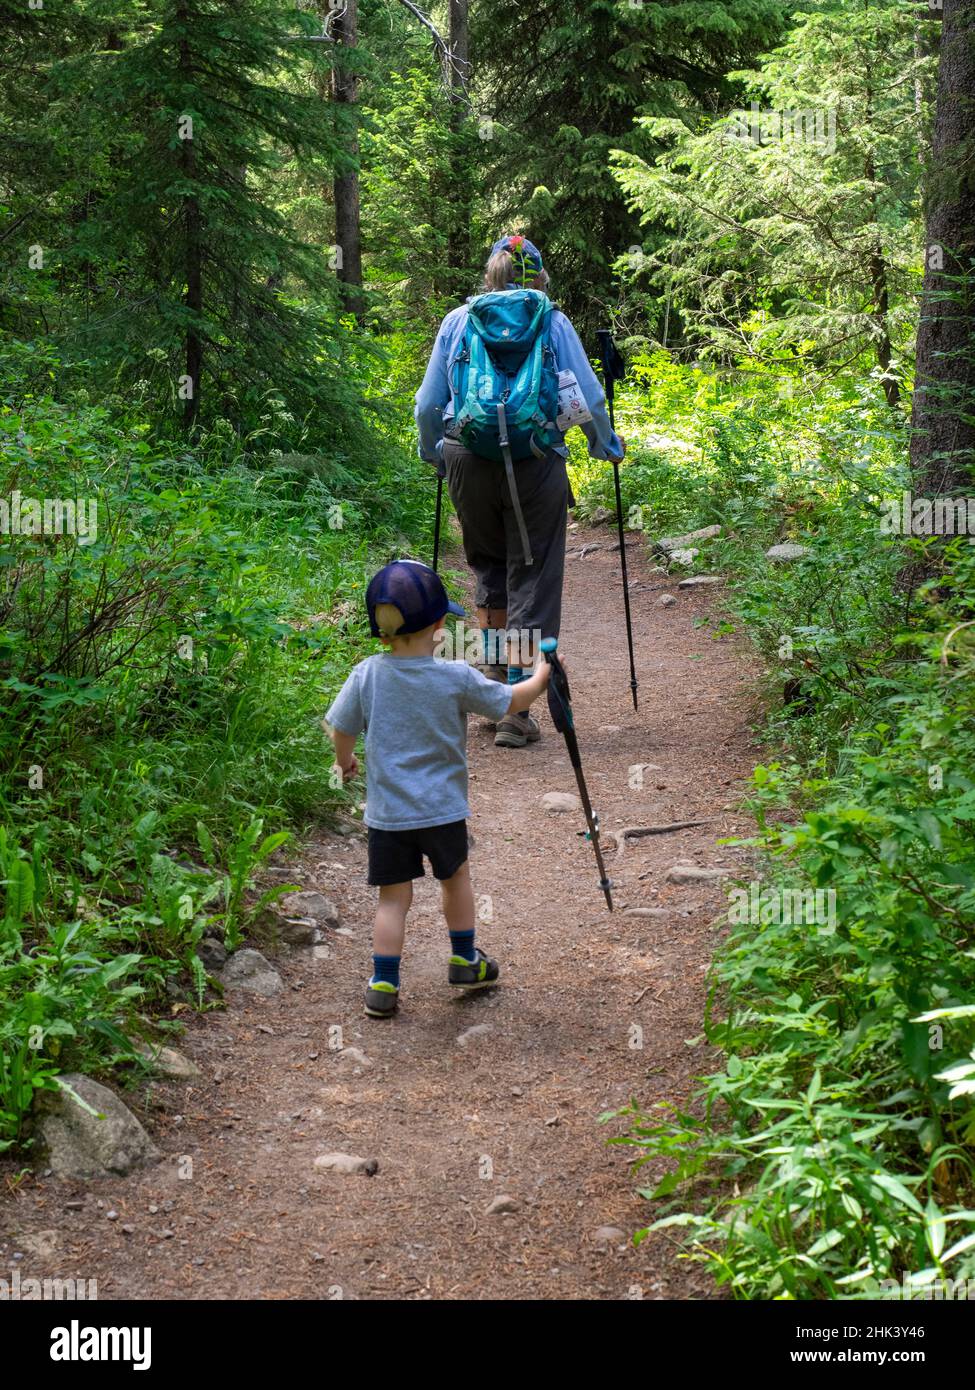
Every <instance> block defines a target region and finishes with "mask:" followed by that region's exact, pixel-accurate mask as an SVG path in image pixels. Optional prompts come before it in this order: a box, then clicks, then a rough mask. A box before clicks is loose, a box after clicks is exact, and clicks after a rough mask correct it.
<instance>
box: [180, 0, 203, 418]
mask: <svg viewBox="0 0 975 1390" xmlns="http://www.w3.org/2000/svg"><path fill="white" fill-rule="evenodd" d="M177 18H178V20H179V23H180V26H181V27H182V29H183V35H182V37H181V39H180V41H179V70H180V76H181V77H182V79H183V82H184V84H185V88H186V89H188V88H189V87H190V85H191V83H192V81H193V57H192V54H191V52H190V41H189V37H188V29H189V22H190V16H189V12H188V10H187V9H185V8H181V9H180V10H179V11H178V12H177ZM194 133H195V132H194ZM180 147H181V163H182V166H183V177H184V178H185V179H186V181H187V183H188V184H192V183H193V182H194V181H195V179H196V150H195V149H194V145H193V140H192V139H181V140H180ZM183 235H184V237H185V241H184V261H183V265H184V274H185V277H186V294H185V298H184V303H185V305H186V308H187V309H188V310H189V313H188V315H187V326H186V341H185V377H186V380H185V381H184V382H183V390H184V396H185V403H184V408H183V424H184V426H185V428H186V429H187V430H192V429H193V427H194V425H195V424H196V420H197V416H198V415H199V411H200V378H201V375H202V371H203V338H202V336H201V329H200V323H201V320H202V316H203V217H202V214H201V212H200V203H199V199H197V198H196V197H195V196H194V195H193V194H192V193H188V194H186V196H185V197H184V199H183Z"/></svg>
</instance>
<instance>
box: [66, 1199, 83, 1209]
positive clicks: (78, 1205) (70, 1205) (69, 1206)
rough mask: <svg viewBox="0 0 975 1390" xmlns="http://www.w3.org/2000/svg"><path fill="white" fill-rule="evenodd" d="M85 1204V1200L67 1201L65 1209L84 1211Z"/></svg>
mask: <svg viewBox="0 0 975 1390" xmlns="http://www.w3.org/2000/svg"><path fill="white" fill-rule="evenodd" d="M84 1205H85V1204H84V1202H77V1201H76V1202H65V1204H64V1209H65V1211H82V1210H83V1209H84Z"/></svg>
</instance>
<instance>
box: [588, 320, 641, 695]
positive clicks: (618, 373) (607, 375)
mask: <svg viewBox="0 0 975 1390" xmlns="http://www.w3.org/2000/svg"><path fill="white" fill-rule="evenodd" d="M596 337H597V338H598V339H599V356H600V358H601V359H602V363H603V379H604V380H605V382H606V404H607V405H608V406H609V424H610V428H611V429H612V431H613V433H614V434H615V433H616V414H615V410H614V401H613V394H614V391H613V383H614V382H616V381H622V380H623V377H624V376H625V374H626V364H625V363H624V361H623V359H622V357H621V356H620V354H619V353H618V352H617V350H616V344H615V343H614V342H613V335H612V333H611V331H610V330H609V329H608V328H600V329H599V330H598V332H597V334H596ZM613 483H614V485H615V487H616V522H617V528H618V530H619V537H620V564H621V566H622V570H623V608H624V611H625V613H626V645H627V647H628V649H629V653H630V694H631V695H632V696H633V708H634V709H636V708H637V702H636V688H637V679H636V665H635V663H634V661H633V624H632V623H631V621H630V586H629V582H628V580H627V575H626V538H625V537H624V535H623V497H622V494H621V492H620V461H619V459H613Z"/></svg>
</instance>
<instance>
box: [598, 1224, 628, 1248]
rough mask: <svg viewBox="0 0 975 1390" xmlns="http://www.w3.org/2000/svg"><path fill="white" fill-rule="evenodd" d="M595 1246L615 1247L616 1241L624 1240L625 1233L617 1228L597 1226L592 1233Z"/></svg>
mask: <svg viewBox="0 0 975 1390" xmlns="http://www.w3.org/2000/svg"><path fill="white" fill-rule="evenodd" d="M592 1238H593V1243H594V1244H595V1245H602V1246H607V1245H615V1244H616V1242H617V1241H620V1240H626V1232H625V1231H621V1230H620V1228H619V1226H599V1227H597V1229H596V1230H595V1231H593V1233H592Z"/></svg>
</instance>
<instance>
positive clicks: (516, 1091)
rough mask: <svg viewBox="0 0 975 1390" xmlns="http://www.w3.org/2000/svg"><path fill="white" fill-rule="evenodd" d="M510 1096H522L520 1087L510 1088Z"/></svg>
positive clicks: (522, 1092)
mask: <svg viewBox="0 0 975 1390" xmlns="http://www.w3.org/2000/svg"><path fill="white" fill-rule="evenodd" d="M511 1094H512V1095H513V1096H523V1095H524V1094H525V1093H524V1091H523V1090H522V1089H521V1087H520V1086H512V1088H511Z"/></svg>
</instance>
